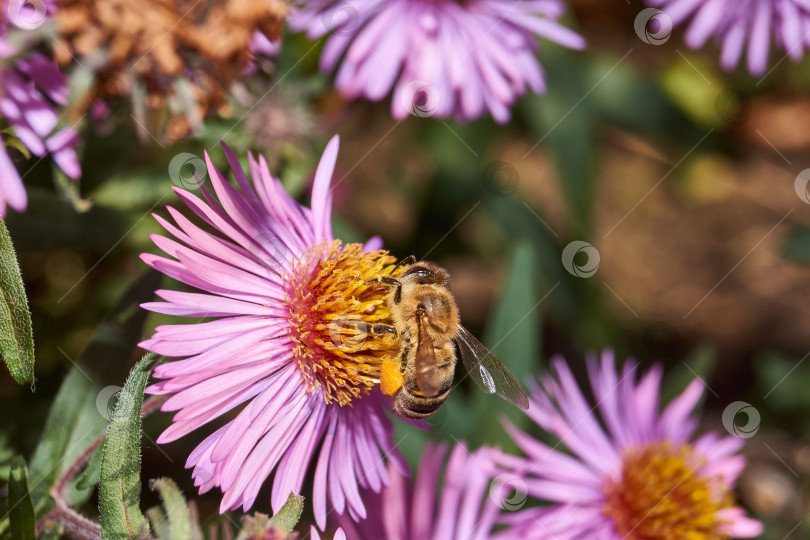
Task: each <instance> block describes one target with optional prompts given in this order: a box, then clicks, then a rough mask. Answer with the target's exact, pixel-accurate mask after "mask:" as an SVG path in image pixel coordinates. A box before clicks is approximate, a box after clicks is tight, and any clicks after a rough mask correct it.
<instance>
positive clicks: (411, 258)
mask: <svg viewBox="0 0 810 540" xmlns="http://www.w3.org/2000/svg"><path fill="white" fill-rule="evenodd" d="M415 262H416V257H414V256H413V255H408V256H407V257H405V258H404V259H402V260H401V261H399V262H398V263H397V264H396V266H394V268H399V267H400V266H410V265H412V264H414V263H415Z"/></svg>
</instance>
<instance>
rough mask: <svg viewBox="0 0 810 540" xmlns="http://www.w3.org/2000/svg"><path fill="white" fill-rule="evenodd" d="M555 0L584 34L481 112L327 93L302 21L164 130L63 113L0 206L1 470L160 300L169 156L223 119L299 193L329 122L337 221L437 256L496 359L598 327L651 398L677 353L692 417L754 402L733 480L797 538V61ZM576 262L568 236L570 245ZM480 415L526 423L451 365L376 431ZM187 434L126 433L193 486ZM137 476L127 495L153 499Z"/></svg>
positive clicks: (132, 352) (474, 437)
mask: <svg viewBox="0 0 810 540" xmlns="http://www.w3.org/2000/svg"><path fill="white" fill-rule="evenodd" d="M573 7H574V16H573V19H575V20H576V21H578V24H579V30H580V31H581V33H582V34H583V35H584V36H586V38H587V39H588V43H589V47H588V50H587V51H585V52H584V53H574V52H570V51H567V50H562V49H559V48H557V47H554V46H551V45H549V44H547V43H544V44H543V46H542V49H541V52H540V56H541V60H542V62H543V65H544V68H545V70H546V72H547V79H548V86H549V91H548V94H547V95H543V96H534V95H532V96H527V97H525V98H524V99H522V100H521V101H520V102H519V103H518V104H517V105H516V106H515V107H514V109H513V119H512V121H511V123H509V124H508V125H505V126H501V125H497V124H495V123H493V122H492V121H490V120H479V121H476V122H472V123H469V124H466V125H461V124H458V123H455V122H452V121H442V120H435V119H431V118H417V117H413V118H409V119H408V120H406V121H404V122H395V121H394V120H392V119H391V116H390V114H389V111H388V107H389V103H387V102H384V103H377V104H371V103H365V102H346V101H343V100H342V99H341V98H340V97H339V96H338V95H337V94H336V93H335V92H334V90H333V89H331V86H330V80H329V78H327V77H324V76H322V75H320V74H318V73H317V63H316V62H317V58H318V54H317V52H318V50H317V49H316V50H315V51H313V52H311V53H309V54H306V55H305V56H304V58H303V60H301V57H302V55H304V53H306V52H307V51H308V50H309V47H310V46H311V45H310V44H309V43H307V42H305V41H303V40H301V39H299V38H298V37H290V36H288V37H285V40H284V45H283V48H282V53H281V56H280V57H279V61H278V63H277V64H276V65H275V66H274V67H272V69H270V70H269V72H267V71H265V72H260V73H258V74H256V75H254V76H252V77H251V78H250V79H249V80H248V81H246V83H245V84H246V85H247V86H248V87H249V88H251V89H252V90H253V91H254V92H255V93H256V94H257V95H262V94H265V92H266V91H267V89H269V88H271V87H272V86H273V85H274V84H275V83H276V82H279V85H278V87H276V88H275V89H274V90H272V91H270V92H269V93H266V95H265V97H264V98H262V99H261V100H260V101H258V102H257V103H255V104H254V105H253V106H240V105H238V104H236V103H235V104H234V106H233V109H232V111H231V115H230V117H228V118H219V119H214V120H209V121H208V122H207V123H206V124H205V127H204V129H203V130H202V131H201V132H200V133H198V134H197V135H196V136H195V137H194V138H192V139H190V140H186V141H183V142H181V143H177V144H174V145H171V146H168V147H162V146H161V145H160V144H159V143H156V142H155V141H153V140H152V139H151V138H148V137H147V138H146V139H144V138H142V137H141V138H139V137H138V134H137V133H136V130H135V127H134V126H133V122H132V118H131V116H130V112H129V109H128V107H127V105H126V104H123V103H122V104H119V105H118V106H117V107H115V108H114V109H113V112H112V116H111V118H110V123H111V125H113V126H114V129H112V130H110V132H109V133H107V134H104V135H99V134H95V133H94V132H93V130H92V129H90V128H89V126H86V127H85V129H84V131H83V133H82V140H83V148H82V152H83V153H82V166H83V169H84V177H83V179H82V180H81V183H80V184H79V185H73V184H68V183H66V182H57V184H58V185H57V187H56V189H55V188H54V181H53V174H54V173H53V170H52V167H51V165H50V164H49V163H48V162H47V161H46V162H41V163H39V164H38V165H36V167H35V168H34V170H31V171H29V172H28V175H27V176H26V185H27V187H28V192H29V197H30V200H31V202H30V207H29V210H28V211H27V212H26V213H24V214H15V213H12V214H11V215H10V216H9V218H8V220H7V223H8V227H9V229H10V231H11V234H12V238H13V240H14V242H15V247H16V248H17V250H18V256H19V259H20V264H21V267H22V273H23V277H24V279H25V282H26V286H27V291H28V294H29V302H30V307H31V312H32V317H33V324H34V336H35V341H36V353H37V367H36V372H37V379H38V380H37V383H36V388H35V390H36V391H35V392H32V390H33V388H31V389H29V388H27V387H20V386H18V385H16V384H15V383H14V382H13V381H12V380H11V378H10V377H8V376H5V377H2V378H0V419H1V420H0V421H1V422H2V439H0V460H4V461H5V463H6V469H7V462H8V459H9V458H10V456H11V455H12V454H13V453H22V454H24V455H26V456H29V455H31V452H32V450H33V448H34V447H35V446H36V443H37V441H38V439H39V437H40V434H41V431H42V426H43V425H44V423H45V419H46V416H47V413H48V410H49V407H50V406H51V404H52V403H53V400H54V396H55V394H56V392H57V391H58V389H59V387H60V385H61V384H62V382H63V381H64V380H65V377H66V375H67V373H68V372H69V371H70V370H71V369H74V374H73V375H71V377H74V379H75V380H74V382H75V383H76V384H78V385H79V387H81V388H83V390H82V391H83V392H86V395H87V396H89V397H87V399H89V400H93V399H95V396H96V395H97V392H98V389H100V388H102V387H105V386H108V385H118V386H122V385H123V381H124V377H125V375H126V373H127V371H128V370H129V369H130V368H131V367H132V366H133V365H134V362H135V361H136V360H137V359H138V358H139V357H140V356H141V355H142V351H139V350H137V349H136V348H135V347H134V343H136V342H137V341H138V340H139V339H143V338H145V337H147V336H149V335H150V334H151V331H152V329H153V328H154V327H155V326H156V325H157V324H161V323H163V322H166V321H167V320H170V319H168V318H163V317H160V316H157V315H154V314H150V315H148V316H146V314H145V313H142V312H140V311H139V310H138V309H137V308H136V307H135V306H136V305H137V303H140V302H144V301H148V300H149V299H151V291H152V290H154V288H156V283H157V281H158V280H159V278H157V276H149V275H147V267H146V266H145V265H144V264H143V263H142V262H141V261H140V260H139V259H138V254H139V253H142V252H156V251H157V249H156V248H155V247H153V245H152V244H151V241H150V240H149V236H148V235H149V234H150V233H157V232H162V229H161V228H160V227H159V225H158V224H157V223H156V222H155V220H154V219H153V218H151V216H150V213H152V212H157V213H159V214H162V215H166V212H165V209H164V207H165V206H166V205H167V204H170V205H178V203H179V201H178V199H177V197H176V195H175V194H174V193H173V192H172V191H171V189H170V188H171V187H172V186H174V185H175V184H176V183H177V182H173V180H172V178H170V174H169V164H170V162H171V161H172V159H173V158H174V157H175V156H177V155H178V154H180V153H183V152H188V153H191V154H194V155H196V156H198V157H201V156H202V152H203V150H205V149H207V150H208V151H209V152H210V153H211V155H212V159H213V160H214V161H215V163H217V164H218V165H219V166H220V167H222V168H223V169H224V168H225V160H224V156H223V153H222V151H221V149H220V148H219V147H218V141H219V140H220V139H224V140H225V141H226V142H227V143H228V144H229V145H230V146H231V147H232V148H233V149H234V150H235V151H236V153H237V154H238V155H239V156H240V157H241V158H245V156H246V153H247V151H248V150H252V151H254V152H259V153H262V154H264V155H265V156H266V157H267V158H268V160H269V162H270V164H271V169H272V170H273V172H274V173H276V174H278V175H280V177H281V178H282V180H283V181H284V183H285V185H286V186H287V187H288V189H289V190H290V191H291V192H292V193H293V194H294V195H295V196H296V197H298V198H299V199H300V200H301V201H304V202H306V201H308V196H309V195H308V188H309V183H310V181H311V174H312V171H313V170H314V166H315V165H316V164H317V160H318V158H319V156H320V153H321V151H322V149H323V147H324V146H325V144H326V141H327V140H328V137H330V136H331V134H332V133H334V132H335V131H337V132H338V133H339V134H340V135H341V149H340V155H339V159H338V168H337V172H336V175H335V184H336V189H335V204H336V210H335V214H336V215H335V224H334V226H335V232H336V234H337V235H338V236H339V237H341V238H342V239H344V240H346V241H363V240H365V239H366V238H368V237H369V236H371V235H380V236H382V238H383V239H384V241H385V246H386V248H387V249H389V250H391V252H392V253H393V254H395V255H396V256H397V257H405V256H407V255H411V254H413V255H415V256H416V257H417V258H429V259H430V260H434V261H436V262H438V263H439V264H441V265H443V266H445V267H446V268H447V269H448V270H449V271H450V273H451V275H452V276H453V290H454V292H455V294H456V295H457V298H458V302H459V305H460V308H461V311H462V317H463V322H464V324H465V325H466V326H467V327H468V328H469V329H470V330H471V331H472V332H473V333H474V334H476V335H478V336H479V337H481V338H482V341H483V342H484V343H485V344H487V345H488V346H490V347H491V348H492V349H493V351H494V352H495V353H496V355H497V356H498V357H499V358H500V359H501V360H502V361H503V362H504V363H505V364H506V365H507V366H509V367H510V369H511V370H512V371H513V372H514V373H515V374H516V375H517V376H519V377H520V378H523V379H525V378H527V377H536V376H537V375H539V374H540V373H542V370H544V369H546V366H547V365H548V359H549V358H550V357H551V356H552V355H555V354H562V355H564V356H565V357H566V358H567V359H568V360H569V362H570V364H571V366H572V369H573V370H574V371H575V372H576V373H577V374H578V375H580V376H582V375H584V361H583V360H584V358H585V356H586V354H588V353H589V352H595V351H599V350H601V349H603V348H612V349H613V350H614V351H615V352H616V354H617V357H618V358H620V359H621V358H625V357H630V356H632V357H635V358H636V359H637V360H639V361H640V362H641V363H642V364H644V365H646V366H649V365H652V364H653V363H655V362H661V363H663V364H664V365H665V366H666V369H667V371H666V375H665V378H664V381H665V392H666V394H667V395H668V396H672V395H674V394H675V393H676V392H678V391H679V390H680V389H682V388H683V387H684V386H685V385H686V384H687V383H688V382H689V380H691V378H693V377H695V376H700V377H702V378H703V379H704V380H705V382H706V385H707V390H706V395H705V400H704V404H703V407H704V408H703V418H702V423H703V429H715V430H720V431H722V430H724V427H723V425H722V423H721V415H722V412H723V410H724V409H725V407H726V406H728V405H729V404H730V403H732V402H735V401H745V402H748V403H750V404H751V405H753V406H754V407H755V408H756V410H757V411H759V413H760V415H761V423H760V425H759V429H758V431H757V432H756V433H755V434H754V435H753V436H752V437H750V438H749V439H748V441H747V445H746V448H745V453H746V455H747V456H748V459H749V466H748V468H747V470H746V472H745V473H744V475H743V477H742V479H741V481H740V486H739V496H740V499H741V501H742V503H743V504H744V505H745V506H746V507H747V508H749V509H750V511H751V512H752V514H753V515H754V516H755V517H757V518H759V519H762V520H763V521H765V522H766V529H767V533H766V535H765V536H764V538H773V539H780V538H800V537H810V526H808V525H807V524H806V521H807V519H806V518H807V515H808V511H810V506H808V504H810V487H808V474H809V473H810V445H808V435H810V429H809V428H808V426H810V392H808V391H807V389H808V388H810V362H805V359H806V358H807V355H810V339H808V336H810V317H808V306H810V302H808V301H809V300H810V272H808V271H807V266H806V265H807V264H808V263H810V215H809V214H808V211H810V198H808V195H807V193H805V195H804V199H803V198H802V196H801V194H800V193H799V192H797V190H796V178H797V175H798V174H799V173H800V172H801V171H803V170H804V169H806V168H808V167H810V152H808V149H809V148H810V131H808V129H807V126H808V125H810V61H805V62H802V63H801V64H798V65H796V64H792V63H790V62H783V63H781V64H780V65H779V66H778V68H777V69H775V70H773V72H772V73H770V74H769V75H767V76H766V77H765V78H763V79H761V80H754V79H752V78H751V77H750V76H749V75H748V74H747V73H746V72H744V71H740V72H736V73H731V74H727V73H723V72H721V71H720V70H719V68H718V66H717V56H718V52H717V50H716V49H714V48H712V47H709V48H707V49H706V50H703V51H699V52H694V51H690V50H688V49H687V48H686V47H685V46H684V45H683V40H682V35H681V34H679V33H678V32H676V33H675V34H674V35H673V36H672V38H671V39H670V40H669V41H668V42H667V43H665V44H663V45H659V46H655V45H649V44H646V43H644V42H643V41H641V40H640V39H638V38H637V36H635V34H634V33H633V32H632V30H631V29H632V26H633V19H634V17H635V15H636V12H637V9H636V8H635V7H631V6H629V5H625V4H624V3H622V2H616V3H615V5H614V6H612V7H608V6H606V5H605V3H604V2H597V1H586V0H581V1H576V2H573ZM299 61H300V62H299ZM24 167H25V165H23V168H24ZM189 173H190V170H188V167H187V168H186V169H183V175H188V174H189ZM175 180H176V179H175ZM180 183H182V182H180ZM805 199H806V200H805ZM573 241H582V242H587V243H588V244H590V245H591V246H593V247H594V248H595V250H596V252H598V254H599V264H598V268H596V271H595V273H593V275H591V276H590V277H578V276H576V275H573V274H572V273H571V272H569V271H567V270H566V268H565V265H564V264H563V250H564V248H565V247H566V246H567V245H569V244H570V243H571V242H573ZM593 262H594V260H593V259H591V260H589V259H588V256H587V254H586V253H579V254H577V255H576V256H575V257H574V258H573V261H572V262H571V263H570V264H569V266H570V268H573V269H574V270H576V268H580V269H581V268H584V267H585V266H587V264H588V263H593ZM571 265H573V266H571ZM574 273H576V272H574ZM581 273H582V272H580V274H581ZM139 280H140V281H139ZM163 285H164V286H166V285H169V284H168V283H167V282H166V280H164V283H163ZM94 336H95V337H94ZM93 340H94V341H93ZM91 342H92V345H91V350H90V352H89V353H88V354H85V355H84V360H81V361H80V360H79V359H80V358H82V355H83V351H85V349H87V347H88V344H91ZM77 362H81V364H80V365H81V369H82V370H84V371H85V372H86V374H87V375H88V378H87V380H86V381H82V379H81V377H82V374H81V373H80V374H78V375H77V374H76V373H75V371H76V369H75V368H74V366H75V365H76V363H77ZM91 389H95V391H92V390H91ZM504 414H508V415H509V416H510V418H512V420H513V421H515V422H517V423H519V424H524V425H525V420H523V419H521V417H520V415H518V414H515V412H514V411H511V410H509V407H508V405H507V404H505V403H501V402H500V401H499V400H495V399H490V398H489V397H487V396H485V395H483V394H482V393H480V392H478V391H477V390H475V389H474V388H472V387H468V385H467V384H466V383H465V384H463V385H462V388H461V389H460V390H459V391H456V392H454V393H453V394H452V395H451V396H450V398H449V399H448V401H447V403H446V404H445V406H444V407H442V409H440V411H439V412H438V413H437V414H436V415H435V416H434V417H433V418H432V419H431V423H432V424H433V425H434V426H435V429H434V430H433V431H432V432H420V431H417V430H414V429H411V428H408V427H407V426H404V425H402V423H398V428H397V429H398V433H397V440H398V441H401V449H402V450H403V452H404V453H405V455H406V457H407V458H408V460H409V461H410V462H411V463H415V462H416V459H417V458H418V456H419V454H420V453H421V449H422V447H423V446H424V442H425V440H426V439H427V438H441V439H446V440H448V441H452V440H454V439H457V440H462V439H465V440H467V441H469V442H470V444H471V445H473V446H477V445H480V444H482V443H488V444H496V445H500V446H502V447H505V448H511V446H510V442H509V440H508V438H507V437H506V435H505V433H504V431H503V430H502V429H501V427H500V425H499V418H501V416H502V415H504ZM169 419H170V416H169V415H165V414H157V415H154V416H152V417H150V418H149V419H148V420H147V421H146V423H145V434H146V435H147V436H148V437H150V438H151V440H154V439H156V438H157V436H158V434H159V433H160V431H161V430H162V429H163V428H164V427H165V426H166V425H167V424H168V422H169ZM743 423H744V419H743ZM527 427H528V426H527ZM202 438H203V434H198V433H195V434H192V435H190V436H187V437H185V438H184V439H183V440H181V441H179V442H176V443H173V444H170V445H166V446H162V447H160V448H158V447H157V446H156V445H155V444H154V443H152V442H150V441H149V440H148V439H145V440H144V449H143V471H144V474H143V477H144V478H154V477H158V476H162V475H169V476H171V477H173V478H174V479H175V480H177V481H178V483H179V484H180V485H181V487H182V488H183V489H184V491H185V493H186V495H187V496H192V495H193V493H194V491H193V488H192V486H191V482H190V479H189V476H190V475H189V474H188V473H187V472H182V473H179V472H178V471H179V470H180V469H181V468H182V465H183V463H184V460H185V458H186V456H187V455H188V453H189V451H190V450H191V449H192V448H193V447H194V446H195V445H196V444H197V443H198V442H199V441H200V440H202ZM143 497H144V499H145V503H144V505H143V506H144V507H148V506H150V505H152V504H156V502H157V499H156V495H155V494H154V493H152V492H149V491H148V490H144V493H143ZM217 499H218V495H217V494H216V493H214V494H207V495H204V496H200V497H199V498H197V503H198V505H199V507H200V512H201V515H202V517H203V519H204V521H205V520H209V519H216V517H215V514H216V508H217V506H218V500H217ZM259 500H260V501H261V500H264V501H268V500H269V498H267V497H265V498H262V497H260V499H259ZM86 504H87V505H88V508H89V507H92V506H95V504H96V503H95V502H94V500H93V499H90V500H89V501H88V502H87V503H86ZM268 506H269V505H268ZM257 509H258V510H261V508H257Z"/></svg>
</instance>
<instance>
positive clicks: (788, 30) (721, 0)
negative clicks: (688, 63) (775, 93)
mask: <svg viewBox="0 0 810 540" xmlns="http://www.w3.org/2000/svg"><path fill="white" fill-rule="evenodd" d="M646 3H647V5H649V6H652V7H654V8H658V9H660V10H662V11H663V12H664V15H665V16H666V17H668V18H669V20H666V19H663V20H662V19H660V16H659V17H656V19H657V21H658V24H660V25H663V26H664V27H665V28H659V29H657V30H655V32H658V33H663V34H668V33H669V32H670V31H671V30H672V27H673V26H678V25H681V24H683V25H686V26H687V29H686V36H685V41H686V44H687V45H688V46H689V47H690V48H692V49H699V48H701V47H703V46H704V45H705V44H706V42H707V41H709V39H714V40H715V41H716V42H717V43H718V44H719V45H720V50H721V52H720V64H721V65H722V66H723V69H726V70H732V69H734V68H735V67H737V65H738V64H739V63H740V59H741V58H742V55H743V50H745V49H747V56H748V71H750V72H751V74H752V75H756V76H759V75H762V74H763V73H765V70H766V69H767V67H768V56H769V52H770V46H771V40H773V41H774V44H775V46H776V48H777V49H779V50H780V51H782V52H784V53H785V56H787V57H790V58H791V59H792V60H793V61H798V60H801V59H802V57H803V56H804V52H805V49H808V48H810V3H808V2H807V1H806V0H646Z"/></svg>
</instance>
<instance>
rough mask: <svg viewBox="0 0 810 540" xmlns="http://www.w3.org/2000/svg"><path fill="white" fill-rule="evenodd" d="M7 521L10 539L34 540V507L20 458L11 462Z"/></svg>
mask: <svg viewBox="0 0 810 540" xmlns="http://www.w3.org/2000/svg"><path fill="white" fill-rule="evenodd" d="M8 506H9V519H10V521H11V537H12V538H14V539H15V540H34V538H35V536H34V529H35V527H36V522H35V518H34V505H33V504H32V503H31V494H30V492H29V490H28V469H27V468H26V466H25V460H23V458H22V457H21V456H17V457H15V458H14V459H13V460H12V462H11V476H10V477H9V482H8Z"/></svg>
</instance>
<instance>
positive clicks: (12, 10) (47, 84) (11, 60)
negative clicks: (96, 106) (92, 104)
mask: <svg viewBox="0 0 810 540" xmlns="http://www.w3.org/2000/svg"><path fill="white" fill-rule="evenodd" d="M0 7H2V8H3V9H2V13H0V120H2V121H3V122H5V123H7V124H8V125H9V126H10V127H11V129H12V131H13V132H14V136H16V137H17V138H18V139H19V140H20V142H21V143H22V144H23V145H24V146H25V147H26V148H27V149H28V150H29V151H30V152H31V153H32V154H33V155H35V156H38V157H43V156H45V154H50V155H51V157H52V158H53V160H54V162H55V163H56V164H57V165H58V166H59V168H61V169H62V170H63V171H64V172H65V174H66V175H68V176H69V177H70V178H74V179H75V178H78V177H79V176H80V175H81V167H80V165H79V158H78V156H77V155H76V149H75V147H76V144H77V142H78V137H77V135H76V131H75V130H74V129H73V128H72V127H64V128H61V129H57V128H58V124H59V115H58V112H57V107H58V106H64V105H67V100H68V87H67V79H66V77H65V76H64V75H63V74H62V72H60V71H59V68H58V66H57V65H56V63H55V62H54V61H53V60H51V59H50V58H48V57H46V56H45V55H43V54H41V53H39V52H30V53H28V52H27V51H21V50H18V48H17V47H15V46H14V45H12V43H11V42H10V41H9V40H7V39H5V37H2V36H3V33H4V32H5V31H7V30H8V29H9V28H12V27H14V28H19V29H20V30H17V31H18V32H21V33H24V31H25V30H27V29H29V28H34V27H36V26H35V23H36V24H41V22H42V20H43V19H44V18H45V17H46V8H47V9H51V8H50V6H49V4H45V3H42V2H39V3H36V4H35V3H30V2H29V3H22V2H19V1H18V0H15V1H12V2H11V3H9V4H8V5H6V4H4V3H2V2H0ZM7 16H9V17H8V18H6V17H7ZM21 41H22V42H24V41H25V40H21ZM6 138H7V135H0V139H2V140H3V144H2V145H0V217H4V216H5V213H6V205H8V206H10V207H11V208H13V209H14V210H17V211H18V212H19V211H23V210H25V208H26V206H27V204H28V198H27V196H26V193H25V188H24V187H23V184H22V178H20V174H19V173H18V172H17V169H16V167H15V166H14V163H13V162H12V161H11V158H10V157H9V156H8V154H7V153H6V144H7V143H6V141H5V139H6Z"/></svg>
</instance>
